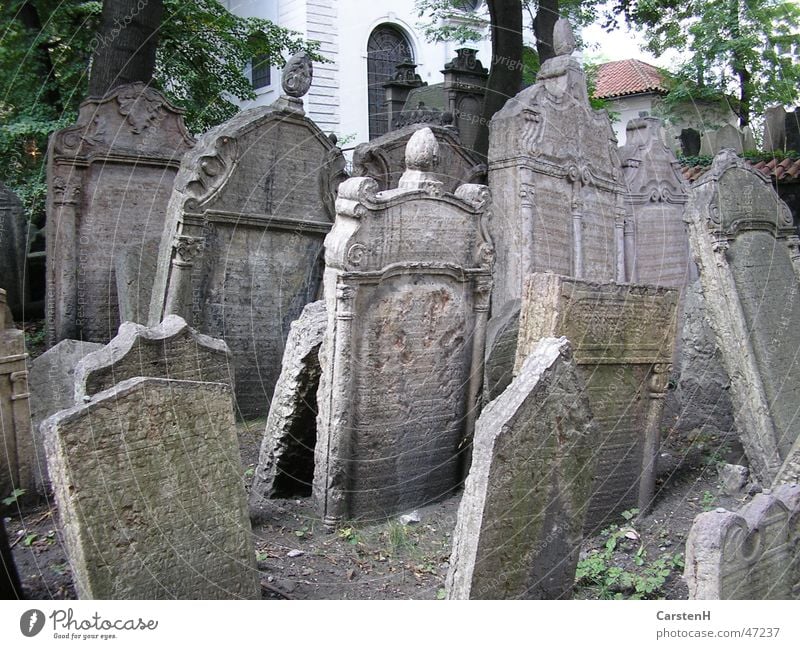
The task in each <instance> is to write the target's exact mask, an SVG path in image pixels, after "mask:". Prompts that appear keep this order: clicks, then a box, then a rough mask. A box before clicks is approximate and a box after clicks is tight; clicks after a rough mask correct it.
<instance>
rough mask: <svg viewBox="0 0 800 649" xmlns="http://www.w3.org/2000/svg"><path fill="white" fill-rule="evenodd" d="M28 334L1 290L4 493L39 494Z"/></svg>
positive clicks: (0, 471)
mask: <svg viewBox="0 0 800 649" xmlns="http://www.w3.org/2000/svg"><path fill="white" fill-rule="evenodd" d="M27 359H28V354H27V352H26V351H25V333H24V332H23V331H22V330H21V329H16V328H15V327H14V321H13V320H12V319H11V310H10V309H9V308H8V306H7V304H6V292H5V290H3V289H0V442H2V443H1V444H0V494H3V496H2V497H3V498H5V497H6V496H8V495H9V494H11V492H12V491H14V490H15V489H25V491H26V492H28V494H32V493H36V448H35V445H34V443H33V434H32V432H31V411H30V405H29V403H28V398H29V396H30V395H29V393H28V366H27Z"/></svg>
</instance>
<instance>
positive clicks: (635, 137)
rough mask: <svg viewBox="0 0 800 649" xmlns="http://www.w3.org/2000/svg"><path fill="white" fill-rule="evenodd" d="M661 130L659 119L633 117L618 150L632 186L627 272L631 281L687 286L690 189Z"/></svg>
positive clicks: (628, 202)
mask: <svg viewBox="0 0 800 649" xmlns="http://www.w3.org/2000/svg"><path fill="white" fill-rule="evenodd" d="M660 131H661V120H660V119H657V118H655V117H644V118H639V119H632V120H630V121H629V122H628V126H627V140H626V143H625V146H623V147H620V150H619V157H620V159H621V160H622V170H623V173H624V176H625V182H626V185H627V187H628V192H627V194H626V195H625V211H626V221H625V226H626V227H625V235H626V236H625V243H626V245H627V248H626V250H625V264H626V272H625V275H626V277H627V279H628V281H629V282H632V283H639V284H658V285H659V286H674V287H676V288H683V287H684V286H686V284H687V283H688V281H689V278H690V276H691V273H692V268H691V261H690V259H689V235H688V233H687V232H686V225H685V223H684V222H683V211H684V209H685V205H686V201H687V191H688V188H687V186H686V184H685V183H684V181H683V176H682V174H681V165H680V162H678V160H677V159H676V158H675V154H674V153H672V150H671V149H669V148H668V147H667V146H666V145H665V144H664V143H663V141H662V139H661V133H660Z"/></svg>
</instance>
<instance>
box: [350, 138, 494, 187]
mask: <svg viewBox="0 0 800 649" xmlns="http://www.w3.org/2000/svg"><path fill="white" fill-rule="evenodd" d="M422 128H429V129H430V130H431V132H432V133H433V134H434V135H435V136H436V140H437V141H438V142H439V156H440V158H441V159H440V160H439V166H438V168H437V170H436V172H435V173H436V179H437V180H439V181H440V182H441V183H442V189H443V191H445V192H451V193H452V192H454V191H456V189H458V187H459V186H460V185H464V184H466V183H477V182H485V176H486V165H483V164H481V163H480V161H479V160H478V159H477V158H475V156H474V155H473V154H472V153H471V152H470V151H469V150H467V149H466V148H465V147H464V146H462V144H461V140H460V138H459V137H458V133H457V132H456V131H454V129H452V128H448V127H446V126H437V125H434V124H411V125H410V126H404V127H403V128H399V129H396V130H394V131H389V132H388V133H386V134H385V135H382V136H380V137H377V138H375V139H374V140H370V141H369V142H365V143H363V144H359V145H358V146H357V147H356V149H355V151H354V152H353V175H354V176H369V177H371V178H374V179H375V180H376V181H377V183H378V189H379V190H380V191H384V190H387V189H396V188H397V184H398V183H399V182H400V177H401V176H402V175H403V172H404V171H405V154H406V145H407V144H408V141H409V139H411V136H412V135H414V133H416V132H417V131H418V130H420V129H422Z"/></svg>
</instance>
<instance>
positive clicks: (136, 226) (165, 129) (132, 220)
mask: <svg viewBox="0 0 800 649" xmlns="http://www.w3.org/2000/svg"><path fill="white" fill-rule="evenodd" d="M192 144H193V139H192V138H191V136H190V135H189V134H188V132H187V131H186V127H185V126H184V123H183V111H182V110H181V109H179V108H176V107H175V106H173V105H172V104H170V103H169V102H168V101H167V100H166V99H165V98H164V96H163V95H161V94H160V93H158V92H157V91H155V90H153V89H152V88H149V87H147V86H146V85H145V84H143V83H133V84H127V85H123V86H118V87H116V88H114V89H113V90H111V91H109V92H108V94H106V95H105V96H104V97H102V98H89V99H87V100H86V101H84V102H83V103H82V104H81V106H80V112H79V114H78V121H77V123H76V124H75V125H74V126H70V127H68V128H65V129H62V130H60V131H57V132H56V133H54V134H53V135H52V136H51V138H50V145H49V147H48V152H47V224H46V235H47V236H46V246H47V297H46V309H45V310H46V318H47V339H48V346H53V345H54V344H56V343H57V342H58V341H60V340H64V339H65V338H71V339H76V340H84V341H88V342H99V343H107V342H108V341H109V340H110V339H111V338H113V336H114V333H115V332H116V331H117V327H118V326H119V323H120V314H119V300H118V294H117V281H116V264H117V261H116V260H117V258H118V257H125V256H127V255H131V254H132V255H138V256H139V258H140V265H141V267H142V269H143V270H142V272H143V273H145V274H147V273H148V272H152V271H145V270H144V269H145V268H152V267H153V266H155V263H156V260H155V259H153V258H151V257H148V256H147V255H146V254H145V253H144V251H146V250H147V249H148V245H149V244H150V242H152V241H158V240H159V239H160V237H161V233H162V231H163V229H164V218H165V214H166V209H167V202H168V201H169V196H170V193H171V192H172V185H173V181H174V179H175V172H176V170H177V168H178V165H179V164H180V159H181V157H182V156H183V154H184V153H185V152H186V151H188V150H189V149H190V148H191V146H192ZM149 289H150V287H149V286H143V285H140V286H139V287H138V294H137V295H136V297H135V298H133V299H135V300H136V301H137V302H138V303H139V304H142V305H146V304H148V303H149Z"/></svg>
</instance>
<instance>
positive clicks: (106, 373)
mask: <svg viewBox="0 0 800 649" xmlns="http://www.w3.org/2000/svg"><path fill="white" fill-rule="evenodd" d="M137 376H153V377H157V378H167V379H180V380H184V381H204V382H207V383H225V384H227V385H230V386H233V384H234V376H233V370H232V368H231V364H230V351H229V350H228V346H227V345H226V344H225V341H224V340H217V339H215V338H211V337H210V336H204V335H203V334H199V333H197V332H196V331H195V330H194V329H192V328H191V327H190V326H189V325H187V324H186V321H185V320H184V319H183V318H181V317H179V316H176V315H171V316H167V317H166V318H165V319H164V321H163V322H161V323H160V324H159V325H157V326H155V327H145V326H144V325H139V324H135V323H133V322H124V323H122V325H121V326H120V328H119V333H118V334H117V335H116V336H115V337H114V339H113V340H112V341H111V342H110V343H108V345H106V346H105V347H103V348H102V349H98V350H97V351H94V352H92V353H90V354H88V355H87V356H85V357H84V358H83V359H81V360H80V361H79V363H78V366H77V367H76V369H75V402H76V403H80V402H81V401H83V400H84V398H85V397H91V396H93V395H95V394H97V393H98V392H103V391H105V390H109V389H111V388H113V387H114V385H116V384H117V383H120V382H121V381H125V380H126V379H131V378H134V377H137Z"/></svg>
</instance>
